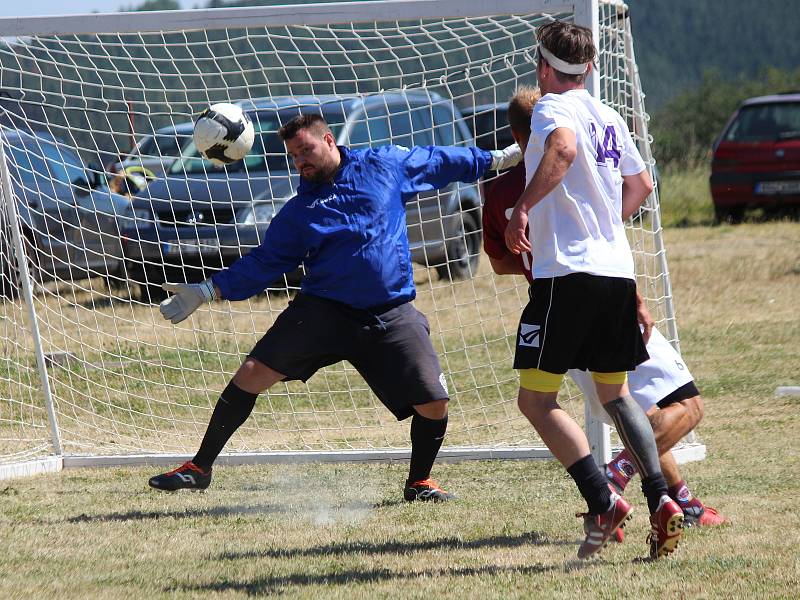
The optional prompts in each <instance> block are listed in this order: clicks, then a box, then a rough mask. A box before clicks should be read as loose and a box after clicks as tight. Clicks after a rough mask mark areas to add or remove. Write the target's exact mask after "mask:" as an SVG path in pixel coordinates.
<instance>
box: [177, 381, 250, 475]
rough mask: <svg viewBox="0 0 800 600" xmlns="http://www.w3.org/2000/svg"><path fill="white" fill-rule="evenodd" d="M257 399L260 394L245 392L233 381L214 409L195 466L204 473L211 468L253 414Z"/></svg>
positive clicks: (194, 460) (195, 458)
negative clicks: (230, 440) (235, 433)
mask: <svg viewBox="0 0 800 600" xmlns="http://www.w3.org/2000/svg"><path fill="white" fill-rule="evenodd" d="M257 397H258V394H253V393H251V392H245V391H244V390H243V389H241V388H240V387H238V386H237V385H236V384H234V383H233V381H231V382H230V383H229V384H228V387H226V388H225V390H223V392H222V394H221V395H220V397H219V400H217V405H216V406H215V407H214V412H213V414H212V415H211V420H210V421H209V423H208V429H206V435H205V436H204V437H203V442H202V443H201V444H200V449H199V450H198V451H197V454H196V455H195V457H194V459H192V462H193V463H194V464H196V465H197V466H198V467H200V468H201V469H203V470H204V471H208V470H209V469H210V468H211V465H213V464H214V461H215V460H216V459H217V456H219V453H220V452H222V448H224V447H225V444H227V443H228V440H229V439H231V436H232V435H233V432H234V431H236V430H237V429H239V427H240V426H241V424H242V423H244V422H245V421H246V420H247V417H249V416H250V413H251V412H253V407H254V406H255V405H256V398H257Z"/></svg>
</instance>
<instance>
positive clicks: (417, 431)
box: [408, 413, 447, 483]
mask: <svg viewBox="0 0 800 600" xmlns="http://www.w3.org/2000/svg"><path fill="white" fill-rule="evenodd" d="M446 431H447V417H445V418H444V419H428V418H427V417H423V416H422V415H420V414H416V413H415V414H414V416H413V417H412V419H411V466H410V468H409V471H408V483H414V482H415V481H422V480H424V479H427V478H428V477H430V474H431V469H432V468H433V462H434V461H435V460H436V455H437V454H438V453H439V448H441V447H442V441H443V440H444V434H445V432H446Z"/></svg>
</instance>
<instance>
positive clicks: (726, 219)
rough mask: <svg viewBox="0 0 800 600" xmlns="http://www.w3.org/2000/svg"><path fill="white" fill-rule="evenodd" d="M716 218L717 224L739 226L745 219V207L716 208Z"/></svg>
mask: <svg viewBox="0 0 800 600" xmlns="http://www.w3.org/2000/svg"><path fill="white" fill-rule="evenodd" d="M714 216H715V218H716V222H717V223H720V224H721V223H730V224H732V225H738V224H739V223H741V222H742V220H743V219H744V207H742V206H715V207H714Z"/></svg>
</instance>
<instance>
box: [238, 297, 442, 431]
mask: <svg viewBox="0 0 800 600" xmlns="http://www.w3.org/2000/svg"><path fill="white" fill-rule="evenodd" d="M249 356H251V357H252V358H255V359H256V360H258V361H259V362H261V363H263V364H265V365H267V366H268V367H270V368H272V369H275V370H276V371H278V373H283V374H284V375H286V377H285V379H284V381H289V380H292V379H300V380H302V381H306V380H308V378H309V377H311V376H312V375H313V374H314V373H316V372H317V371H318V370H319V369H321V368H322V367H325V366H327V365H332V364H334V363H337V362H339V361H341V360H347V361H349V362H350V363H351V364H352V365H353V366H354V367H355V368H356V370H357V371H358V372H359V373H360V374H361V376H362V377H363V378H364V380H365V381H366V382H367V384H368V385H369V387H370V388H372V391H373V392H375V395H376V396H377V397H378V399H379V400H380V401H381V402H382V403H383V404H384V406H386V408H388V409H389V410H390V411H392V414H394V416H395V417H397V419H398V420H402V419H405V418H408V417H410V416H411V415H412V414H413V413H414V410H413V409H412V408H411V407H412V406H414V405H419V404H426V403H428V402H433V401H435V400H442V399H446V398H448V394H447V389H446V382H445V378H444V375H443V374H442V369H441V367H440V366H439V359H438V358H437V356H436V352H435V351H434V349H433V345H432V344H431V339H430V327H429V325H428V320H427V319H426V318H425V315H423V314H422V313H421V312H419V311H418V310H417V309H416V308H414V306H413V305H412V304H411V303H409V302H406V303H404V304H401V305H399V306H397V307H394V308H388V309H378V310H376V311H369V310H360V309H355V308H352V307H350V306H348V305H346V304H342V303H341V302H336V301H334V300H328V299H326V298H320V297H318V296H309V295H307V294H298V295H297V297H295V299H294V300H292V301H291V302H290V303H289V306H288V307H287V308H286V310H284V311H283V312H282V313H281V314H280V315H278V318H277V319H276V320H275V323H274V324H273V325H272V327H270V329H269V331H267V333H266V334H264V337H262V338H261V339H260V340H259V341H258V343H257V344H256V345H255V347H254V348H253V350H252V351H251V352H250V354H249Z"/></svg>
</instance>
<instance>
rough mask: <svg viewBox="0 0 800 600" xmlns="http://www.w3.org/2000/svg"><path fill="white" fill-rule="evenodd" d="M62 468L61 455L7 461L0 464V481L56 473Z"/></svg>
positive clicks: (62, 460)
mask: <svg viewBox="0 0 800 600" xmlns="http://www.w3.org/2000/svg"><path fill="white" fill-rule="evenodd" d="M63 468H64V459H63V458H62V457H61V456H48V457H46V458H37V459H34V460H26V461H22V462H17V463H9V464H5V465H0V481H3V480H6V479H19V478H21V477H32V476H34V475H41V474H42V473H57V472H58V471H61V470H62V469H63Z"/></svg>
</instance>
